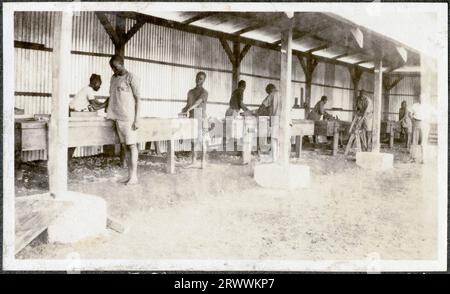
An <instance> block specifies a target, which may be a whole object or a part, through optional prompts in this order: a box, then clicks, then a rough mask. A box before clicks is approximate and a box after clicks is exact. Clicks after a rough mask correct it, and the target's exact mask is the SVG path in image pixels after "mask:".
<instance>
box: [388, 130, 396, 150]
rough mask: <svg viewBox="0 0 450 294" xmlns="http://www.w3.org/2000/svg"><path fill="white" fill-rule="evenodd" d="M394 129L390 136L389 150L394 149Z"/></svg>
mask: <svg viewBox="0 0 450 294" xmlns="http://www.w3.org/2000/svg"><path fill="white" fill-rule="evenodd" d="M394 136H395V134H394V128H391V133H390V134H389V148H393V147H394Z"/></svg>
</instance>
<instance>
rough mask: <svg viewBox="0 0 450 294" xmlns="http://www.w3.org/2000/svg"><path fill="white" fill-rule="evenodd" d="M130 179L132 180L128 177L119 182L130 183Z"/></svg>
mask: <svg viewBox="0 0 450 294" xmlns="http://www.w3.org/2000/svg"><path fill="white" fill-rule="evenodd" d="M129 180H130V178H126V179H125V180H121V181H119V182H120V183H122V184H126V183H128V181H129Z"/></svg>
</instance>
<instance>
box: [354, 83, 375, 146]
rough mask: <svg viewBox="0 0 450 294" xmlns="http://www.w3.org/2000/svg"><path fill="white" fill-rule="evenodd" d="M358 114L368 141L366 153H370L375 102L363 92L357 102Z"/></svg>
mask: <svg viewBox="0 0 450 294" xmlns="http://www.w3.org/2000/svg"><path fill="white" fill-rule="evenodd" d="M356 113H357V115H358V116H359V117H360V119H361V120H362V122H361V128H362V130H363V131H364V134H365V137H366V139H367V146H366V149H367V150H366V151H369V146H370V150H371V149H372V127H373V102H372V100H371V99H370V98H369V97H368V96H367V95H365V94H364V92H363V91H362V90H361V94H360V96H359V97H358V99H357V101H356Z"/></svg>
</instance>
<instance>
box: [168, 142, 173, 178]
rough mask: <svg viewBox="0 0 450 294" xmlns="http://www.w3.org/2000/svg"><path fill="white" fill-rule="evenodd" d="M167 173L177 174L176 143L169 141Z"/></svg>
mask: <svg viewBox="0 0 450 294" xmlns="http://www.w3.org/2000/svg"><path fill="white" fill-rule="evenodd" d="M167 173H169V174H173V173H175V141H174V140H167Z"/></svg>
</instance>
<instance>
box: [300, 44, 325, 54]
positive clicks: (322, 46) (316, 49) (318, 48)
mask: <svg viewBox="0 0 450 294" xmlns="http://www.w3.org/2000/svg"><path fill="white" fill-rule="evenodd" d="M329 47H330V46H329V45H328V44H324V45H321V46H319V47H316V48H312V49H309V50H308V51H306V52H305V53H313V52H315V51H320V50H323V49H327V48H329Z"/></svg>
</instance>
